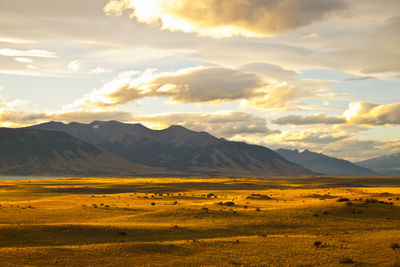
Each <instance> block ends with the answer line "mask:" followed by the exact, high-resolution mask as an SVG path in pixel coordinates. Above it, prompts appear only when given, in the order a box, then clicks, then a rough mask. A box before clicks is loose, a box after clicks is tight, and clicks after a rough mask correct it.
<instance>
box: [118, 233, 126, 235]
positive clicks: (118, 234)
mask: <svg viewBox="0 0 400 267" xmlns="http://www.w3.org/2000/svg"><path fill="white" fill-rule="evenodd" d="M118 235H120V236H126V232H119V233H118Z"/></svg>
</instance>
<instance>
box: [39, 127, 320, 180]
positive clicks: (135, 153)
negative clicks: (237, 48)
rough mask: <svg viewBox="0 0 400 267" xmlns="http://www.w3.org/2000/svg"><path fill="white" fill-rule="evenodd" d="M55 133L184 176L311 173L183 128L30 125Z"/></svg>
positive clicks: (268, 153) (258, 149)
mask: <svg viewBox="0 0 400 267" xmlns="http://www.w3.org/2000/svg"><path fill="white" fill-rule="evenodd" d="M32 128H35V129H41V130H58V131H64V132H66V133H69V134H71V135H73V136H75V137H77V138H80V139H82V140H86V141H88V142H92V143H93V144H97V145H98V146H100V147H102V148H104V149H106V150H108V151H110V152H113V153H115V154H118V155H120V156H121V157H124V158H125V159H128V160H130V161H132V162H135V163H139V164H143V165H147V166H153V167H166V168H168V169H170V170H175V171H181V172H185V173H186V174H187V175H223V176H302V175H310V174H313V173H312V172H311V171H309V170H307V169H305V168H304V167H302V166H300V165H298V164H294V163H291V162H288V161H287V160H285V159H284V158H282V157H281V156H280V155H278V154H277V153H275V152H274V151H272V150H270V149H268V148H266V147H263V146H256V145H249V144H246V143H241V142H231V141H227V140H224V139H219V138H216V137H214V136H212V135H210V134H208V133H206V132H195V131H191V130H188V129H186V128H184V127H182V126H171V127H169V128H167V129H165V130H151V129H148V128H146V127H144V126H143V125H140V124H124V123H120V122H116V121H110V122H99V121H95V122H92V123H90V124H80V123H69V124H62V123H54V122H51V123H45V124H40V125H36V126H33V127H32Z"/></svg>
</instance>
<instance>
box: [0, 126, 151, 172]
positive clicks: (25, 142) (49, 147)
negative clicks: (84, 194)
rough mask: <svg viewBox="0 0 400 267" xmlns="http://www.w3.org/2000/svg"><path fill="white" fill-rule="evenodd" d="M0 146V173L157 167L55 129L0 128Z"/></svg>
mask: <svg viewBox="0 0 400 267" xmlns="http://www.w3.org/2000/svg"><path fill="white" fill-rule="evenodd" d="M0 147H1V150H0V173H1V174H2V175H67V176H71V175H72V176H75V175H76V176H82V175H89V176H102V175H118V174H122V175H137V174H146V173H147V174H150V173H151V172H153V171H156V172H157V170H158V169H151V168H149V167H147V166H143V165H140V164H136V163H133V162H130V161H127V160H125V159H123V158H121V157H119V156H117V155H115V154H113V153H111V152H109V151H106V150H104V149H102V148H100V147H97V146H95V145H92V144H90V143H87V142H85V141H83V140H80V139H77V138H75V137H72V136H70V135H68V134H66V133H63V132H58V131H40V130H35V129H26V128H25V129H24V128H20V129H11V128H0Z"/></svg>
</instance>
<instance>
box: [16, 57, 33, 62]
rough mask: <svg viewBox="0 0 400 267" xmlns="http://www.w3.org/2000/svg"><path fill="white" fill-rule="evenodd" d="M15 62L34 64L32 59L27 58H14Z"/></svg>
mask: <svg viewBox="0 0 400 267" xmlns="http://www.w3.org/2000/svg"><path fill="white" fill-rule="evenodd" d="M14 59H15V61H18V62H21V63H32V62H34V61H33V60H32V59H30V58H27V57H16V58H14Z"/></svg>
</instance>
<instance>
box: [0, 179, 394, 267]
mask: <svg viewBox="0 0 400 267" xmlns="http://www.w3.org/2000/svg"><path fill="white" fill-rule="evenodd" d="M242 183H246V185H245V186H243V187H241V184H242ZM291 183H292V182H291V181H289V182H288V181H280V180H269V181H268V180H257V179H254V180H253V179H251V180H250V179H249V180H247V179H237V180H236V179H234V180H232V179H198V180H196V179H178V178H176V179H172V178H171V179H170V178H163V179H149V180H147V179H124V178H115V179H113V178H107V179H104V180H101V179H92V178H87V179H82V180H78V179H66V180H53V181H48V182H47V181H38V182H37V181H35V180H31V183H30V184H29V185H27V183H26V182H24V181H18V182H17V181H16V182H5V183H4V184H3V185H4V187H3V188H2V190H3V191H1V192H0V202H1V209H0V221H1V222H2V223H3V225H4V226H2V227H0V236H1V237H2V238H1V239H0V263H1V262H12V263H15V265H16V266H26V265H34V266H55V265H56V266H57V265H60V266H77V265H78V266H82V265H83V266H111V265H113V264H115V262H118V263H120V264H124V265H126V266H132V265H139V266H142V265H144V266H146V265H148V264H149V259H151V263H152V265H156V266H159V265H174V264H175V265H185V264H187V262H190V263H191V264H193V265H195V266H202V265H210V264H211V265H216V266H226V264H227V262H228V261H227V260H226V258H224V257H221V256H220V255H224V253H227V254H228V255H230V256H229V261H230V262H236V263H240V265H243V266H262V265H265V263H266V262H268V263H269V264H271V265H273V266H298V265H301V264H304V263H305V262H306V263H307V264H309V265H310V266H321V265H327V266H338V265H340V264H360V265H363V264H365V263H368V264H370V265H372V266H392V265H393V264H395V263H396V262H398V257H399V255H400V254H399V251H400V248H399V245H398V243H394V241H396V240H400V230H398V229H400V207H399V204H400V203H398V202H395V204H393V205H390V204H387V203H386V204H385V203H384V202H386V201H387V200H388V194H382V195H381V194H380V193H381V192H388V193H389V194H393V195H395V194H398V188H390V187H377V188H373V187H368V188H365V187H360V188H357V189H354V190H349V189H348V187H347V188H340V187H337V186H336V187H335V186H333V187H332V188H327V186H326V185H321V186H320V187H318V186H315V185H313V186H310V185H309V184H305V186H304V187H303V186H299V182H298V181H296V182H293V186H292V184H291ZM69 184H70V185H71V186H70V188H69ZM160 185H162V186H160ZM271 185H272V186H271ZM197 187H198V188H197ZM249 187H250V188H257V190H255V189H252V190H249V189H248V188H249ZM58 188H62V189H63V192H62V193H58V191H57V189H58ZM76 188H80V189H81V190H82V188H83V189H85V190H86V189H87V188H89V189H90V191H89V192H90V193H76V192H75V191H74V190H76ZM126 188H129V189H130V190H129V192H126V193H120V191H121V189H123V190H124V192H125V191H126ZM149 188H151V190H154V191H150V190H149ZM204 188H206V189H204ZM328 189H329V191H328ZM51 190H54V191H51ZM66 190H70V192H71V194H68V193H65V192H67V191H66ZM104 190H107V195H106V196H105V197H102V196H103V195H102V194H103V192H104ZM112 190H115V192H113V191H112ZM169 190H170V192H168V191H169ZM179 190H181V191H179ZM210 191H211V192H213V193H210ZM38 192H44V193H38ZM160 192H162V195H161V193H160ZM172 192H173V193H172ZM328 192H329V193H330V194H328ZM210 194H213V195H210ZM92 195H93V196H94V197H92ZM216 195H218V201H219V200H221V201H219V202H217V200H214V198H215V196H216ZM311 195H315V197H308V196H311ZM317 195H318V196H324V197H326V198H325V201H320V198H319V197H318V196H317ZM327 195H330V196H335V195H336V196H341V198H347V199H351V203H352V206H351V207H348V206H346V205H344V203H338V202H336V201H337V199H338V198H337V197H335V198H334V199H333V198H328V197H327ZM146 196H147V197H148V198H145V197H146ZM151 196H154V198H152V197H151ZM249 196H251V197H252V198H248V197H249ZM264 196H267V197H271V199H268V198H266V197H264ZM392 199H393V201H395V198H394V197H392ZM263 200H266V201H263ZM178 201H179V204H178ZM303 201H305V203H303ZM343 202H346V203H350V201H343ZM152 203H155V205H152ZM216 204H218V205H219V206H218V205H216ZM32 206H34V209H33V208H32ZM107 207H108V208H107ZM24 208H25V209H24ZM260 211H262V212H260ZM359 214H362V215H359ZM317 215H318V217H319V218H318V217H317ZM328 215H329V216H328ZM313 216H315V217H313ZM386 218H390V220H387V219H386ZM10 237H12V238H10ZM105 251H107V253H106V254H105ZM54 255H56V256H57V262H56V263H54ZM71 255H73V257H72V256H71ZM104 255H107V256H104ZM122 255H123V256H122ZM249 255H257V257H251V256H249ZM309 255H312V256H311V257H310V256H309ZM338 255H344V256H346V255H349V256H351V257H348V258H347V259H346V258H340V256H338Z"/></svg>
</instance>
